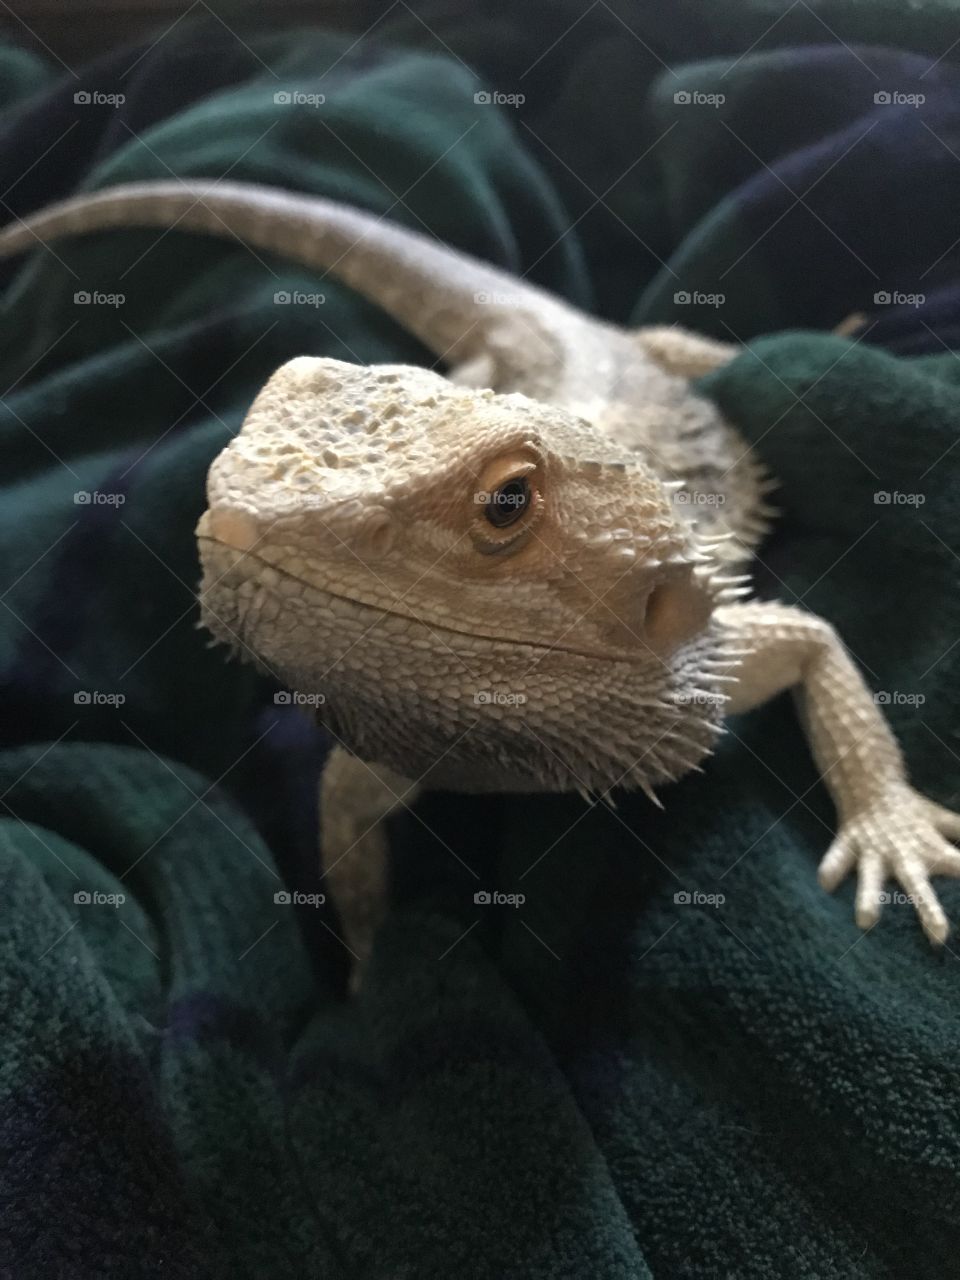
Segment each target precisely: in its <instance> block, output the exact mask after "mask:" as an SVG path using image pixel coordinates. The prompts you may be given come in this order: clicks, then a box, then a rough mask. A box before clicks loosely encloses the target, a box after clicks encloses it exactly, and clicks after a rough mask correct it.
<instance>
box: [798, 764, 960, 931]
mask: <svg viewBox="0 0 960 1280" xmlns="http://www.w3.org/2000/svg"><path fill="white" fill-rule="evenodd" d="M944 837H949V838H950V839H954V840H957V839H960V814H956V813H953V812H952V811H951V810H950V809H945V808H944V807H943V806H942V805H939V804H935V803H934V802H933V801H932V800H928V799H927V798H926V797H925V796H922V795H920V793H919V792H918V791H914V789H913V788H912V787H911V786H910V785H909V784H908V783H906V782H901V783H897V784H894V785H893V786H892V787H889V788H888V789H887V791H886V792H885V793H884V794H883V795H882V796H880V797H878V798H876V799H874V800H872V801H871V802H869V803H868V804H867V805H866V806H865V807H863V808H862V809H861V810H860V811H859V812H857V813H854V814H852V815H851V816H850V817H848V818H847V819H846V820H845V821H843V822H842V823H841V825H840V829H839V831H838V833H837V837H836V839H835V840H834V842H833V844H832V845H831V846H830V848H829V849H828V850H827V854H826V856H825V857H824V859H823V861H822V862H821V863H820V871H819V880H820V883H821V885H823V887H824V888H825V889H827V890H828V891H832V890H833V889H835V888H836V887H837V885H838V884H839V883H840V882H841V880H843V879H844V878H845V877H846V876H847V875H848V873H849V872H850V871H852V870H853V868H854V867H856V869H857V900H856V920H857V924H858V925H859V926H860V928H861V929H870V928H872V927H873V926H874V925H875V924H876V923H877V921H878V920H879V918H880V908H881V907H882V906H883V904H884V903H885V902H889V901H892V900H894V899H893V895H891V894H890V893H888V892H885V891H884V884H885V882H886V881H887V880H888V879H889V878H891V877H892V878H893V879H894V880H896V881H897V883H898V884H899V885H900V886H901V887H902V889H903V891H904V893H905V894H906V895H907V901H908V902H910V903H912V905H913V906H914V907H916V910H917V914H918V915H919V917H920V923H921V925H922V926H923V931H924V933H925V934H926V935H927V937H928V938H929V939H930V941H931V942H932V943H934V944H935V945H940V944H942V943H943V942H945V941H946V938H947V935H948V934H949V932H950V925H949V923H948V922H947V917H946V916H945V915H944V912H943V908H942V907H941V906H940V902H939V900H938V898H937V895H936V892H935V891H934V889H933V886H932V885H931V883H930V877H931V875H947V876H960V852H958V851H957V850H956V849H955V848H954V847H953V845H951V844H950V843H949V841H948V840H947V839H945V838H944Z"/></svg>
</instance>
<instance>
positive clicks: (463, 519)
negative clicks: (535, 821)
mask: <svg viewBox="0 0 960 1280" xmlns="http://www.w3.org/2000/svg"><path fill="white" fill-rule="evenodd" d="M208 500H209V506H208V510H207V511H206V512H205V513H204V515H203V517H202V518H201V521H200V524H199V526H198V530H197V534H198V539H199V543H200V550H201V559H202V563H203V571H204V578H203V585H202V589H201V604H202V610H203V621H204V623H205V625H206V626H207V627H208V628H209V629H210V630H211V631H212V632H213V633H214V635H215V636H216V637H217V638H218V639H221V640H224V641H226V642H227V643H228V644H230V645H231V646H234V647H237V648H239V650H240V651H241V652H242V653H243V654H245V655H246V656H253V657H254V658H255V659H256V660H257V661H258V663H259V664H260V665H261V666H262V667H264V668H265V669H266V670H268V671H270V672H271V673H272V674H274V675H275V676H276V677H277V678H278V679H280V680H281V681H282V682H284V683H286V684H288V685H290V686H292V687H293V688H295V689H296V690H297V691H298V693H299V695H300V696H302V697H304V698H305V700H306V701H308V702H310V703H312V704H314V705H318V706H319V707H320V711H321V717H322V719H323V720H324V721H325V723H327V724H328V725H329V727H330V729H331V730H332V732H333V733H334V734H335V735H336V736H337V737H338V738H339V739H340V740H341V741H342V742H343V743H344V744H345V745H346V746H347V747H348V748H349V749H351V750H352V751H355V752H356V753H357V754H359V755H361V756H362V757H363V758H365V759H367V760H371V761H378V762H383V763H386V764H391V765H393V766H394V767H395V768H398V769H400V770H401V771H403V772H404V773H406V774H408V775H412V776H415V777H417V778H420V777H424V776H426V777H427V778H428V780H429V781H430V782H431V783H433V784H435V785H454V786H458V787H476V788H487V787H492V788H497V789H505V788H507V787H510V786H513V787H515V788H520V789H526V790H530V789H535V788H537V787H544V786H546V787H550V788H551V789H553V788H556V789H581V790H605V789H606V788H607V787H610V786H612V785H614V784H616V783H622V784H623V785H627V786H630V785H634V786H642V787H645V788H648V789H649V788H650V787H652V786H655V785H656V784H657V783H659V782H662V781H664V780H666V779H668V778H671V777H674V776H677V775H678V774H679V773H682V772H684V771H685V770H686V769H687V768H690V767H693V766H695V765H696V763H697V761H698V760H699V758H700V757H702V756H703V755H704V754H705V753H706V752H707V751H708V750H709V748H710V746H711V745H712V740H713V735H714V734H715V732H716V723H717V721H718V720H719V717H720V709H721V704H722V702H723V700H724V699H723V696H722V694H721V693H720V692H719V690H720V687H721V681H722V680H723V678H724V672H725V671H728V670H729V668H730V665H731V660H730V657H729V656H728V655H725V654H724V652H723V651H722V638H721V636H722V633H721V631H720V629H719V628H718V627H717V626H716V624H715V622H714V619H713V609H714V605H715V604H716V601H717V599H718V598H722V594H723V590H724V588H723V587H722V586H717V584H716V575H715V569H716V565H715V563H714V561H713V559H712V557H711V555H710V553H709V551H708V550H707V549H705V547H704V546H703V545H702V544H699V543H698V542H697V539H696V537H695V534H694V531H693V527H692V525H691V523H690V522H689V520H687V519H685V518H684V516H683V514H681V513H680V510H679V509H678V507H677V506H676V505H675V504H674V502H673V501H672V494H671V491H670V486H668V485H665V484H664V483H663V482H662V481H661V480H659V479H658V478H657V477H656V476H655V475H654V474H653V473H652V472H651V471H650V470H649V468H647V467H646V466H645V465H644V464H643V463H642V462H640V461H639V460H637V459H636V458H635V457H631V456H630V455H629V454H624V453H623V452H622V450H619V449H618V446H616V445H614V444H613V443H611V442H610V441H609V440H607V439H606V438H605V437H604V436H603V435H601V434H600V433H599V432H597V431H596V430H594V429H593V428H592V427H590V426H589V425H588V424H587V423H586V422H584V421H582V420H581V419H579V418H576V417H574V416H573V415H570V414H568V413H566V412H564V411H563V410H561V409H557V408H554V407H551V406H547V405H543V404H540V403H538V402H536V401H532V400H529V399H527V398H525V397H524V396H521V395H517V394H513V395H497V394H495V393H493V392H491V391H477V390H468V389H466V388H463V387H457V386H454V385H453V384H451V383H450V382H448V381H446V380H445V379H443V378H442V377H440V376H439V375H437V374H434V373H431V372H428V371H426V370H423V369H417V368H410V367H406V366H392V365H383V366H378V367H374V368H362V367H359V366H355V365H349V364H344V363H342V362H340V361H337V360H332V359H312V358H306V357H304V358H301V359H297V360H293V361H291V362H290V363H289V364H286V365H284V366H283V368H281V369H280V370H279V371H278V372H277V373H276V374H275V375H274V376H273V378H272V379H271V380H270V381H269V383H268V384H267V385H266V386H265V387H264V389H263V391H262V392H261V393H260V395H259V396H258V397H257V399H256V401H255V403H254V404H253V406H252V408H251V409H250V412H249V414H248V416H247V418H246V420H245V422H244V425H243V429H242V430H241V432H240V433H239V435H238V436H237V437H236V438H235V439H234V440H233V441H232V442H231V444H230V445H229V446H228V447H227V448H226V449H225V450H224V451H223V452H222V453H221V454H220V455H219V457H218V458H217V459H216V460H215V461H214V463H213V465H212V467H211V469H210V474H209V479H208Z"/></svg>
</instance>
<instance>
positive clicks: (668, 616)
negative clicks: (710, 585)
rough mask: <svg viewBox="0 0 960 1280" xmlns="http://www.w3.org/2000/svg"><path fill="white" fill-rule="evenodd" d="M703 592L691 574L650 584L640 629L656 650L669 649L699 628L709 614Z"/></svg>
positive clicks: (705, 594) (706, 595)
mask: <svg viewBox="0 0 960 1280" xmlns="http://www.w3.org/2000/svg"><path fill="white" fill-rule="evenodd" d="M710 612H711V602H710V597H709V596H708V594H707V592H706V591H705V590H704V589H703V588H702V587H701V586H699V585H698V584H697V583H695V582H694V581H693V578H692V574H688V575H687V577H685V578H683V579H681V580H679V581H677V580H674V581H672V582H661V583H660V585H659V586H656V587H654V589H653V590H652V591H651V593H650V596H649V599H648V600H647V612H646V621H645V625H644V631H645V633H646V637H647V639H648V640H649V642H650V644H651V645H652V647H653V648H654V649H655V650H657V651H658V652H670V651H672V650H673V649H676V648H678V647H679V646H680V645H681V644H683V643H684V641H686V640H689V639H690V638H691V636H695V635H696V634H697V633H698V632H700V631H702V630H703V628H704V627H705V626H706V624H707V620H708V619H709V617H710Z"/></svg>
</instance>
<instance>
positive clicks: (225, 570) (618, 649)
mask: <svg viewBox="0 0 960 1280" xmlns="http://www.w3.org/2000/svg"><path fill="white" fill-rule="evenodd" d="M197 542H198V543H199V544H200V546H201V547H204V546H206V547H210V548H216V551H215V552H214V557H215V558H216V559H218V560H221V559H224V558H225V557H224V555H223V553H226V554H227V555H229V556H232V557H234V559H233V560H232V563H230V564H228V565H223V564H222V565H219V566H216V568H217V569H218V572H217V575H216V577H215V579H214V581H213V583H212V584H210V585H207V584H206V583H205V584H204V587H203V589H202V594H204V595H207V594H209V593H210V592H212V590H213V589H214V587H216V585H217V583H218V582H220V581H221V580H222V579H223V578H225V577H226V576H227V574H229V573H230V572H231V571H232V570H233V569H236V568H237V567H238V566H240V564H241V563H242V562H243V561H244V560H252V561H254V562H255V564H256V565H257V567H258V569H259V570H261V573H260V574H256V575H251V576H253V577H259V578H260V583H261V585H263V576H264V575H263V571H266V573H267V574H270V575H275V577H276V579H279V580H280V581H286V582H290V583H295V584H296V585H297V586H298V587H300V588H301V589H303V588H306V589H307V590H309V591H311V592H315V593H316V594H317V595H318V596H319V595H324V596H326V597H328V598H329V599H331V600H337V601H339V602H340V603H342V604H346V605H349V606H351V607H352V608H354V609H356V610H358V611H366V612H369V613H370V614H371V616H373V617H376V616H377V615H379V616H381V617H383V618H402V619H404V620H405V621H407V622H409V623H411V624H412V625H417V626H421V627H423V628H424V629H426V630H428V631H432V632H439V633H441V634H443V635H449V636H466V637H469V638H470V639H472V640H486V641H489V642H490V644H491V645H498V646H504V645H506V646H509V647H510V648H511V649H525V650H528V651H529V652H530V653H531V655H538V657H537V658H535V659H534V660H535V661H536V660H538V659H539V658H542V657H545V656H546V655H547V654H550V653H558V654H569V655H570V656H571V657H577V658H586V659H589V660H592V661H595V662H611V661H615V662H627V663H630V662H632V663H637V664H649V663H650V662H651V660H654V661H658V662H660V663H661V664H662V666H663V668H664V671H665V672H669V671H670V664H669V660H668V658H669V655H666V656H661V654H659V653H658V652H657V651H656V648H655V647H654V643H653V642H652V640H651V641H648V640H647V639H645V638H644V636H643V635H641V634H640V633H639V632H634V636H635V639H636V642H637V643H636V646H635V647H629V648H627V647H623V646H621V645H616V646H613V645H611V646H610V648H608V649H599V648H586V647H577V646H575V645H565V644H562V643H560V642H559V641H558V642H556V643H551V642H549V641H544V640H540V641H537V640H526V639H523V638H515V637H513V636H505V635H503V634H502V633H501V634H499V635H498V634H496V633H495V632H493V631H492V630H491V631H485V630H483V629H477V628H476V627H469V628H468V627H457V626H452V625H451V624H450V623H449V622H442V623H438V622H433V621H425V620H424V619H423V618H422V617H420V616H418V615H417V614H416V613H414V612H407V611H406V610H402V609H385V608H383V607H382V606H381V605H374V604H370V603H368V602H367V601H364V600H358V599H356V598H355V597H353V596H349V595H344V594H342V593H341V592H338V591H334V590H332V589H331V588H330V587H327V586H320V585H318V584H317V583H315V582H311V581H309V580H308V579H306V578H302V577H300V576H298V575H297V574H294V573H290V572H289V570H287V569H282V568H280V567H279V566H278V565H275V564H273V563H272V562H271V561H270V560H267V559H266V558H265V557H264V556H262V555H260V554H259V553H258V552H257V551H255V550H253V548H251V547H247V548H244V547H239V546H236V545H234V544H232V543H230V542H227V541H226V540H224V539H223V538H216V537H212V536H211V535H210V533H209V532H208V531H207V529H205V528H204V520H203V519H201V523H200V526H199V527H198V529H197ZM214 557H211V558H214ZM213 567H214V566H213V565H211V568H213ZM280 594H281V595H282V591H281V593H280ZM670 596H671V592H670V589H669V586H668V585H666V584H659V585H657V586H655V587H654V588H653V589H652V590H651V591H650V593H649V605H650V608H649V614H650V617H651V620H652V621H655V622H659V619H660V618H661V617H662V615H663V614H664V612H667V613H670V612H671V610H670V608H669V598H670ZM665 597H666V598H667V603H666V604H665ZM709 630H710V608H709V606H706V607H704V608H702V609H699V610H698V611H697V618H696V627H695V629H694V630H692V631H691V634H690V635H688V636H685V637H683V641H687V642H688V641H690V640H695V639H696V637H697V636H701V637H702V638H703V639H704V640H706V639H707V635H708V633H709ZM677 638H678V639H680V637H679V636H678V637H677Z"/></svg>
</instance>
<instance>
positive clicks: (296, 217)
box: [0, 179, 559, 365]
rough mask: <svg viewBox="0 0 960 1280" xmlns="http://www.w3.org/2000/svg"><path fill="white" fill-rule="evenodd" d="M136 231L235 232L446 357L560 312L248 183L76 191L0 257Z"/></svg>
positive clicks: (545, 298) (458, 258) (403, 232)
mask: <svg viewBox="0 0 960 1280" xmlns="http://www.w3.org/2000/svg"><path fill="white" fill-rule="evenodd" d="M131 227H145V228H155V229H157V230H162V231H173V230H177V231H192V232H197V231H199V232H202V233H205V234H208V235H215V236H219V237H222V238H225V239H231V238H232V239H235V240H239V241H240V242H241V243H243V244H245V245H247V246H249V247H251V248H253V249H258V250H260V251H262V252H265V253H276V254H279V255H280V256H282V257H286V258H289V259H292V260H294V261H296V262H298V263H300V264H302V265H303V266H306V267H310V268H312V269H314V270H319V271H322V272H324V273H326V272H329V273H330V274H331V275H333V276H334V277H336V278H337V279H340V280H343V281H344V282H345V283H346V284H348V285H350V286H351V287H352V288H354V289H356V290H357V292H358V293H361V294H363V295H364V296H365V297H366V298H368V299H369V300H370V301H371V302H373V303H375V304H376V305H377V306H379V307H381V308H382V309H383V310H384V311H386V312H387V313H388V314H389V315H391V316H393V318H394V319H395V320H397V321H399V322H400V323H401V324H402V325H403V326H404V327H405V328H406V329H408V330H409V331H410V332H412V333H414V334H415V335H416V336H417V337H418V338H419V339H420V340H421V342H423V343H424V344H425V346H427V347H428V348H429V349H430V350H431V351H432V352H433V354H434V355H436V356H437V357H439V358H442V359H443V360H444V361H446V362H448V363H454V364H463V365H466V364H469V363H470V362H476V361H479V360H482V359H483V358H484V356H485V355H486V353H487V352H488V351H489V350H490V348H491V346H498V345H500V344H499V343H498V342H497V335H498V333H500V334H502V333H503V332H504V330H507V331H513V329H514V327H515V325H516V321H517V319H518V318H519V319H524V318H528V320H529V324H530V327H531V328H532V329H533V330H534V331H536V330H541V329H542V328H543V325H544V317H546V316H550V315H552V314H553V312H554V311H556V310H558V309H559V304H558V303H557V301H556V300H555V299H553V298H551V297H550V295H548V294H546V293H544V292H543V291H541V290H539V289H536V288H535V287H534V286H532V285H529V284H525V283H523V282H522V281H519V280H518V279H517V278H516V277H515V276H512V275H508V274H507V273H506V272H502V271H499V270H497V269H496V268H495V267H491V266H488V265H486V264H485V263H483V262H480V261H479V260H478V259H475V258H470V257H467V256H465V255H463V254H461V253H458V252H456V251H455V250H453V249H450V248H447V247H446V246H445V245H443V244H442V243H441V242H440V241H438V240H435V239H431V238H430V237H429V236H426V235H422V234H420V233H419V232H415V231H410V230H408V229H406V228H403V227H400V226H397V225H396V224H394V223H391V222H390V221H388V220H387V219H386V218H385V217H377V216H376V215H374V214H370V213H365V212H363V211H362V210H360V209H355V208H352V207H351V206H349V205H344V204H339V203H337V202H335V201H332V200H326V199H323V198H322V197H319V196H305V195H299V194H297V193H296V192H291V191H285V190H282V189H280V188H277V187H268V186H260V185H255V184H252V183H236V182H233V183H231V182H214V181H212V180H210V181H206V180H202V179H201V180H186V181H179V180H176V181H169V182H166V181H162V182H144V183H129V184H124V185H121V186H115V187H108V188H106V189H105V190H103V191H97V192H93V193H90V194H85V195H79V196H75V197H73V198H71V199H69V200H64V201H62V202H60V203H58V204H53V205H50V206H49V207H48V208H46V209H42V210H40V211H39V212H38V213H35V214H31V215H30V216H29V217H27V218H24V219H18V220H17V221H16V222H13V223H10V224H8V225H7V226H6V227H5V228H4V229H3V230H2V231H0V258H3V257H10V256H13V255H16V254H20V253H24V252H26V251H28V250H30V249H35V248H38V247H40V246H41V245H43V244H45V243H46V242H48V241H51V240H58V239H61V238H63V237H65V236H78V235H87V234H89V233H91V232H96V231H106V230H109V229H111V228H113V229H118V230H119V229H127V228H131ZM518 312H519V316H518Z"/></svg>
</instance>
